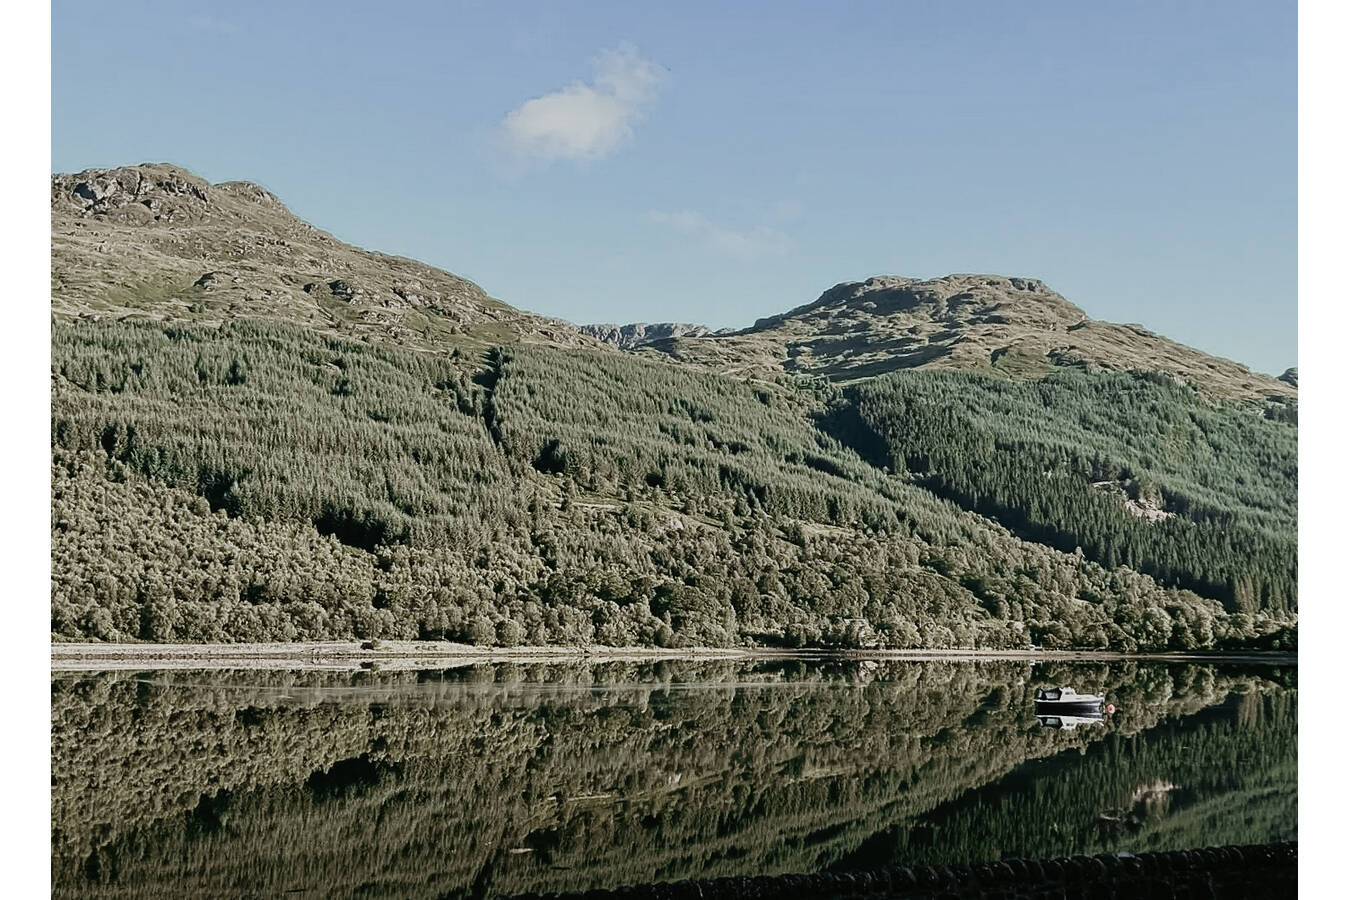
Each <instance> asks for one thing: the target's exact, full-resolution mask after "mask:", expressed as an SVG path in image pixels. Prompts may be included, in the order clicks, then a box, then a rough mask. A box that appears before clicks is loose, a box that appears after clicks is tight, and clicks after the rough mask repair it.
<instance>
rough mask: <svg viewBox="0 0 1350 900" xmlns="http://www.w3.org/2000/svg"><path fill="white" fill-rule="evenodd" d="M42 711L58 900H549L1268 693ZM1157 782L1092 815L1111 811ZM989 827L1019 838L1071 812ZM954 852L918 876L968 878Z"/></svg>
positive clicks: (312, 699) (471, 688) (585, 699)
mask: <svg viewBox="0 0 1350 900" xmlns="http://www.w3.org/2000/svg"><path fill="white" fill-rule="evenodd" d="M1048 683H1066V684H1073V685H1074V686H1075V687H1077V688H1078V689H1079V690H1080V691H1087V690H1092V691H1094V692H1104V693H1107V694H1108V695H1109V696H1110V697H1111V698H1112V699H1113V700H1114V701H1115V702H1116V703H1117V705H1118V706H1120V707H1121V708H1122V712H1121V713H1120V714H1119V715H1117V716H1116V717H1114V718H1113V719H1112V721H1111V722H1110V723H1109V725H1108V726H1107V727H1106V728H1103V729H1097V730H1095V733H1083V732H1082V731H1080V732H1079V733H1072V732H1071V733H1054V732H1050V731H1048V730H1046V729H1040V728H1037V727H1036V726H1035V719H1034V716H1033V713H1032V707H1031V702H1030V701H1031V692H1032V690H1033V689H1034V688H1035V687H1036V686H1039V685H1042V684H1048ZM52 690H53V694H52V718H53V737H52V747H53V761H52V764H53V806H52V824H53V837H52V840H53V845H52V846H53V873H54V879H55V883H56V885H57V893H58V894H62V893H65V894H85V895H88V894H90V893H92V894H94V895H100V891H102V892H103V893H104V894H106V895H108V896H112V895H115V894H116V893H117V892H118V890H119V888H120V889H122V890H126V889H128V888H133V887H134V888H135V889H136V890H138V891H140V892H141V893H142V895H147V894H148V895H151V896H153V895H154V894H153V891H154V890H159V891H160V893H161V895H163V896H182V895H192V894H198V893H200V892H201V890H203V889H204V888H205V887H206V886H211V887H212V888H214V889H217V890H225V889H227V888H231V889H234V890H252V891H262V892H263V893H269V894H270V893H282V892H284V891H286V890H296V889H304V890H309V891H314V892H318V893H321V894H323V895H326V896H344V895H348V894H354V893H357V892H358V891H359V892H360V893H363V894H365V895H377V896H380V895H383V896H401V897H403V896H407V897H414V896H436V895H438V894H442V893H449V894H456V893H460V892H463V891H465V890H468V889H470V888H472V887H473V886H474V884H475V883H478V884H479V886H480V887H483V886H484V885H485V884H486V883H487V882H485V881H484V879H488V880H489V881H490V884H491V887H492V888H493V889H494V890H501V891H518V890H557V889H568V888H585V887H594V886H598V885H615V884H621V883H632V882H645V881H653V880H672V879H678V878H683V877H689V876H691V875H710V876H712V875H723V874H741V873H771V872H786V871H806V870H814V869H819V868H822V867H827V866H830V865H834V864H840V863H842V862H846V861H848V860H850V859H852V858H857V854H858V853H859V851H860V848H863V847H865V846H870V847H871V848H872V849H873V851H877V852H879V851H880V850H882V849H885V846H890V847H892V848H894V847H895V846H896V845H895V842H894V840H891V842H890V844H886V841H887V837H886V836H887V835H893V834H898V833H900V832H901V831H908V830H909V824H913V823H915V822H919V824H920V825H922V826H923V827H927V828H931V827H932V822H920V821H919V820H920V819H921V818H922V817H924V816H925V815H930V814H931V815H939V814H941V813H942V811H943V810H946V809H949V808H953V805H954V804H959V802H960V800H959V798H961V797H962V796H963V795H966V794H967V793H968V792H970V791H972V790H973V789H977V788H980V787H981V786H984V785H989V784H991V783H995V782H998V781H999V779H1001V778H1004V777H1005V776H1007V775H1008V773H1009V772H1010V771H1012V770H1013V769H1014V768H1015V767H1016V766H1017V765H1018V764H1019V763H1021V762H1022V761H1025V760H1027V759H1032V758H1037V757H1047V756H1049V757H1053V759H1051V760H1049V761H1048V762H1049V763H1050V764H1059V763H1060V761H1061V760H1071V761H1076V762H1072V763H1071V764H1072V765H1079V766H1082V765H1088V764H1095V760H1096V758H1097V757H1096V756H1095V755H1094V754H1096V752H1097V746H1100V744H1105V743H1110V744H1112V746H1113V747H1115V748H1116V749H1115V750H1113V751H1112V752H1117V753H1119V754H1122V755H1123V758H1124V757H1129V754H1130V753H1131V752H1133V751H1132V750H1131V748H1136V747H1144V748H1146V749H1148V750H1149V752H1150V753H1151V752H1154V751H1153V750H1152V749H1151V748H1153V746H1154V744H1155V743H1156V744H1157V747H1158V748H1160V750H1167V748H1169V747H1172V746H1173V745H1175V744H1176V740H1175V738H1170V737H1169V738H1161V739H1159V740H1158V741H1153V740H1152V738H1151V737H1150V735H1151V734H1153V732H1146V733H1145V734H1143V735H1139V732H1141V731H1142V730H1143V729H1155V730H1157V728H1158V723H1159V722H1160V721H1161V720H1162V719H1163V718H1164V716H1182V715H1194V714H1196V713H1201V715H1202V717H1203V715H1204V713H1202V711H1204V710H1205V709H1206V708H1207V707H1213V706H1214V705H1215V704H1218V703H1220V702H1221V701H1222V700H1223V699H1224V698H1225V697H1226V696H1228V694H1229V693H1230V692H1232V691H1234V690H1240V691H1243V692H1246V693H1244V695H1243V696H1244V697H1246V696H1255V697H1257V698H1258V702H1262V703H1267V702H1271V703H1273V702H1275V701H1277V700H1279V699H1280V697H1282V696H1285V694H1284V693H1283V692H1281V689H1280V688H1279V687H1278V686H1277V685H1276V684H1275V683H1273V682H1271V681H1269V680H1266V679H1264V678H1262V677H1260V676H1254V675H1247V674H1241V673H1233V672H1225V671H1223V670H1219V669H1214V668H1210V667H1200V666H1158V665H1154V666H1137V665H1134V664H1113V665H1110V666H1108V665H1096V666H1067V665H1054V666H1035V667H1033V666H1030V665H1025V664H1021V663H983V664H974V663H937V664H913V663H908V664H905V663H894V664H883V665H881V666H879V667H869V668H866V669H864V668H859V667H857V666H854V665H847V664H834V665H826V666H821V667H816V666H807V665H803V664H801V663H797V662H791V663H785V664H779V663H775V664H764V665H754V666H747V665H744V664H737V663H702V664H700V663H692V662H689V663H660V664H611V665H605V666H595V667H584V666H579V665H553V666H496V667H491V666H480V667H473V668H471V669H468V670H461V671H456V672H446V673H425V672H423V673H365V674H362V675H358V676H351V675H347V674H333V673H277V672H268V673H212V674H211V675H203V674H201V673H189V672H177V673H156V674H155V675H153V676H151V677H146V678H141V679H138V678H135V677H132V676H128V675H119V674H100V675H95V676H89V677H83V676H80V677H60V678H57V679H56V680H54V681H53V684H52ZM1262 698H1264V699H1262ZM1244 702H1245V701H1244ZM1286 707H1287V708H1288V709H1292V705H1291V702H1289V703H1285V706H1284V707H1278V708H1275V707H1273V708H1272V711H1271V712H1270V714H1267V715H1265V716H1264V718H1262V719H1261V720H1260V721H1261V722H1262V723H1265V724H1264V725H1263V726H1262V727H1260V728H1257V729H1255V730H1252V729H1250V728H1248V729H1246V731H1247V732H1250V734H1251V736H1252V738H1253V740H1257V741H1266V742H1269V743H1270V745H1271V746H1275V745H1276V744H1278V741H1276V740H1274V737H1276V736H1278V733H1279V732H1281V731H1287V732H1288V733H1289V735H1290V739H1291V740H1292V729H1293V726H1292V719H1291V718H1290V717H1289V716H1287V715H1285V714H1284V713H1283V712H1280V710H1281V709H1285V708H1286ZM1235 711H1236V708H1235V709H1234V710H1225V709H1223V708H1220V709H1219V718H1218V719H1217V720H1216V721H1217V722H1218V723H1220V724H1222V723H1223V722H1233V721H1236V717H1235V714H1234V713H1235ZM1243 715H1244V716H1245V715H1246V714H1245V713H1244V714H1243ZM1126 735H1136V736H1135V737H1134V739H1132V740H1124V739H1123V737H1124V736H1126ZM1231 737H1232V735H1226V734H1218V733H1217V732H1216V738H1215V740H1216V741H1220V743H1221V740H1223V739H1229V738H1231ZM1104 738H1105V740H1103V739H1104ZM1096 742H1100V743H1097V745H1096V746H1093V745H1094V743H1096ZM1090 746H1091V747H1092V749H1088V748H1089V747H1090ZM1216 746H1218V745H1216ZM1069 749H1078V750H1087V751H1088V752H1087V754H1086V755H1085V756H1081V757H1080V756H1079V754H1078V753H1072V754H1069V756H1067V757H1066V756H1064V755H1063V751H1065V750H1069ZM1178 752H1180V751H1178ZM1186 752H1189V751H1186ZM1130 758H1131V759H1133V758H1132V757H1130ZM1145 763H1148V764H1147V765H1146V764H1145ZM1131 765H1134V763H1131ZM1150 765H1152V761H1151V758H1150V759H1148V760H1144V761H1143V762H1139V763H1138V765H1134V769H1138V771H1137V772H1136V771H1134V770H1133V769H1132V770H1131V773H1130V775H1129V778H1126V777H1125V776H1124V775H1122V779H1123V780H1119V783H1118V784H1117V782H1111V785H1110V788H1109V790H1107V789H1105V788H1104V789H1103V790H1106V793H1104V794H1103V795H1102V797H1103V798H1107V797H1108V795H1109V796H1110V797H1119V798H1123V799H1116V800H1112V802H1113V803H1116V804H1117V805H1120V804H1123V803H1124V802H1125V801H1127V800H1128V799H1129V798H1130V797H1131V796H1132V794H1131V792H1132V791H1135V790H1137V789H1138V788H1139V787H1140V785H1141V784H1143V783H1144V781H1143V779H1142V778H1141V777H1140V776H1141V775H1145V774H1146V775H1148V776H1149V777H1152V776H1154V775H1156V774H1157V772H1155V771H1153V769H1151V768H1149V766H1150ZM1141 767H1142V768H1141ZM1155 768H1156V766H1155ZM1145 770H1147V771H1146V772H1145ZM1158 771H1163V770H1162V769H1159V770H1158ZM1130 778H1133V781H1130V780H1129V779H1130ZM90 786H92V790H91V789H90ZM1053 786H1054V785H1053V784H1050V785H1047V786H1043V787H1044V788H1046V789H1052V788H1053ZM1117 789H1118V790H1120V791H1123V794H1110V791H1112V790H1117ZM1038 796H1039V795H1038ZM1094 802H1098V801H1096V800H1094ZM1169 802H1172V803H1175V802H1176V801H1175V798H1173V799H1172V800H1169ZM1108 805H1109V804H1107V803H1106V799H1101V800H1100V804H1099V805H1097V806H1095V807H1094V809H1093V811H1092V820H1093V821H1095V818H1096V814H1097V812H1098V811H1101V810H1104V809H1106V808H1107V806H1108ZM1145 808H1146V809H1148V808H1149V807H1148V805H1147V803H1145ZM1007 814H1008V815H1009V816H1010V817H1011V818H1010V819H1009V821H1013V819H1015V818H1020V826H1019V827H1021V828H1023V829H1026V830H1029V831H1033V832H1034V831H1035V830H1036V829H1037V828H1043V827H1044V826H1046V825H1047V824H1048V823H1049V822H1050V821H1052V820H1053V821H1058V820H1059V818H1061V817H1062V815H1063V810H1062V809H1061V810H1058V811H1056V810H1047V809H1046V808H1045V807H1044V805H1043V804H1041V805H1038V804H1037V803H1022V805H1021V806H1016V805H1014V806H1013V807H1010V808H1009V809H1008V810H1007ZM1168 818H1169V816H1162V818H1161V821H1167V820H1168ZM933 821H936V820H933ZM1066 821H1068V820H1067V819H1066ZM897 826H898V827H897ZM1197 827H1199V826H1197ZM943 843H944V844H946V843H947V842H945V841H944V842H943ZM950 846H951V847H952V850H951V853H950V855H948V856H946V857H942V854H941V850H940V849H933V850H930V851H928V855H929V857H932V858H939V857H941V858H942V859H943V860H944V861H948V860H950V861H956V860H960V859H974V858H981V857H979V856H978V854H976V855H970V856H962V855H961V854H962V852H967V851H964V850H963V846H964V845H961V844H959V843H956V844H951V845H950ZM984 846H985V845H982V844H979V843H978V841H975V842H972V843H970V844H969V851H968V852H970V853H975V851H977V850H979V851H981V852H983V848H984ZM935 854H936V856H935ZM152 886H153V887H152ZM363 886H364V887H363Z"/></svg>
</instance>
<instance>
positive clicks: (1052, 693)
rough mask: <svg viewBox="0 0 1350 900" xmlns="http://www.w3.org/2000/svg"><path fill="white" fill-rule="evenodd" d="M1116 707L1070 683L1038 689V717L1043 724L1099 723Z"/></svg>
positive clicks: (1065, 728) (1071, 727)
mask: <svg viewBox="0 0 1350 900" xmlns="http://www.w3.org/2000/svg"><path fill="white" fill-rule="evenodd" d="M1115 711H1116V708H1115V707H1114V706H1112V705H1111V704H1109V703H1107V702H1106V699H1105V698H1103V697H1098V696H1097V695H1096V694H1080V693H1078V692H1077V691H1075V690H1074V689H1073V688H1071V687H1057V688H1040V689H1038V690H1037V691H1036V721H1037V722H1038V723H1039V724H1040V726H1041V727H1042V728H1059V729H1064V730H1070V729H1074V728H1077V727H1078V726H1079V725H1095V724H1098V723H1100V722H1101V721H1102V720H1103V718H1104V717H1105V716H1106V715H1107V714H1108V713H1113V712H1115Z"/></svg>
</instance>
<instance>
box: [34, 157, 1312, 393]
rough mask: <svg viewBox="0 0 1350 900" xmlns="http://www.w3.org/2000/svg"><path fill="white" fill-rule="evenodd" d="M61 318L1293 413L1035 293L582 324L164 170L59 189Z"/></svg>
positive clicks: (920, 294) (853, 292) (1021, 282)
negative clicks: (1067, 380) (1099, 391)
mask: <svg viewBox="0 0 1350 900" xmlns="http://www.w3.org/2000/svg"><path fill="white" fill-rule="evenodd" d="M51 207H52V311H53V314H54V315H57V316H65V317H80V316H89V317H103V316H111V317H114V318H119V319H123V318H131V319H152V320H154V319H159V320H164V321H179V322H202V323H208V324H210V323H220V322H224V321H227V320H230V319H235V318H250V317H254V318H269V319H283V320H287V321H293V322H296V323H298V324H302V325H304V326H306V327H310V328H316V329H319V330H322V331H326V332H330V333H334V334H341V335H347V336H353V337H358V338H360V339H363V340H376V341H382V342H388V343H393V344H397V345H401V346H410V347H414V348H420V349H426V350H455V349H460V350H465V351H478V352H481V351H483V350H486V349H487V348H489V347H491V346H496V345H498V344H503V343H507V344H509V343H513V342H515V341H522V342H525V343H542V344H546V345H550V346H556V347H562V348H568V349H592V350H600V351H605V352H614V351H615V350H616V349H617V350H621V351H627V352H637V353H641V354H645V355H650V356H658V357H661V358H665V359H668V360H673V361H675V362H677V363H682V364H692V365H695V366H698V367H700V368H703V369H707V370H710V371H713V372H716V373H719V374H725V375H731V376H736V377H750V378H756V379H761V380H773V379H775V378H778V377H781V376H784V375H786V376H796V375H819V376H823V377H825V378H827V379H829V380H831V381H838V382H844V383H848V382H853V381H857V380H859V379H864V378H868V377H872V376H875V375H879V374H885V373H887V372H890V371H896V370H901V369H909V368H939V369H960V370H965V371H973V372H979V373H984V374H991V375H997V376H1000V377H1007V378H1013V379H1017V380H1026V379H1033V380H1034V379H1037V378H1040V377H1043V376H1045V375H1047V374H1049V373H1050V372H1052V371H1054V370H1055V369H1057V368H1065V367H1077V368H1087V369H1090V370H1106V371H1135V370H1137V371H1160V372H1164V373H1166V374H1169V375H1171V376H1173V377H1174V378H1177V379H1180V380H1182V381H1183V382H1185V383H1187V384H1189V385H1191V386H1192V387H1194V388H1195V389H1197V390H1198V391H1200V392H1201V393H1203V394H1205V395H1206V396H1208V397H1210V398H1211V399H1216V400H1229V401H1238V402H1241V403H1244V404H1248V405H1254V406H1269V405H1290V404H1293V403H1295V402H1296V398H1297V373H1296V372H1295V373H1293V374H1292V375H1290V373H1285V375H1284V376H1281V377H1280V378H1278V379H1277V378H1273V377H1270V376H1266V375H1261V374H1259V373H1254V372H1252V371H1250V370H1249V369H1248V368H1247V367H1246V366H1243V365H1241V364H1239V363H1236V362H1233V361H1230V360H1226V359H1221V358H1219V357H1215V356H1211V355H1209V354H1206V353H1203V352H1202V351H1199V350H1196V349H1194V348H1190V347H1186V346H1184V345H1182V344H1179V343H1177V342H1175V341H1171V340H1169V339H1167V338H1166V337H1163V336H1161V335H1159V334H1157V333H1155V332H1153V331H1151V330H1149V329H1147V328H1145V327H1143V326H1139V325H1116V324H1112V323H1108V322H1101V321H1098V320H1095V319H1092V318H1091V317H1089V316H1088V315H1087V314H1086V313H1085V312H1084V311H1083V310H1082V309H1081V308H1079V307H1078V306H1076V305H1074V304H1073V303H1071V302H1069V301H1068V300H1066V299H1065V298H1064V297H1063V296H1061V295H1060V294H1058V293H1056V292H1055V291H1053V290H1051V289H1050V288H1048V287H1047V286H1046V285H1045V284H1044V282H1042V281H1040V280H1039V279H1035V278H1025V277H1009V276H1002V275H971V274H953V275H946V276H942V277H940V278H930V279H919V278H909V277H902V276H894V275H876V276H872V277H870V278H867V279H865V280H862V281H845V282H840V283H839V284H836V285H834V286H833V287H831V288H829V289H827V290H825V291H824V292H823V293H821V294H820V296H819V297H817V298H816V299H815V300H813V301H810V302H808V303H804V304H801V305H798V306H796V307H793V308H791V309H788V310H787V311H785V312H782V313H777V314H775V315H772V316H767V317H763V318H761V319H759V320H757V321H756V322H755V323H754V324H753V325H751V326H749V327H747V328H743V329H739V330H731V329H718V330H716V331H714V330H713V329H711V328H709V327H708V326H704V325H698V324H691V323H676V322H666V323H656V324H650V325H649V324H646V323H633V324H628V325H608V324H597V325H580V326H578V325H573V324H572V323H570V322H566V321H563V320H561V319H556V318H548V317H544V316H539V315H535V314H533V313H530V312H527V311H524V310H520V309H517V308H515V307H512V306H510V305H508V304H505V303H502V302H501V301H499V300H496V299H494V298H492V297H491V296H489V295H488V294H487V292H486V291H484V290H483V289H482V288H481V287H479V286H478V285H477V284H474V283H473V282H471V281H468V280H467V279H464V278H460V277H459V276H456V275H454V274H452V273H450V272H446V271H444V270H441V269H438V268H436V267H434V266H430V265H427V264H424V263H421V262H418V261H416V260H412V259H408V258H405V257H399V256H391V255H388V254H384V253H379V252H375V251H368V250H362V249H360V248H357V247H354V246H352V245H350V244H346V243H344V242H342V241H340V240H338V239H337V238H335V237H333V236H332V235H331V234H329V233H328V232H325V231H322V230H321V229H319V228H317V227H315V226H313V225H311V224H310V223H308V222H305V221H303V220H301V219H299V218H298V217H296V216H294V215H293V214H292V213H291V212H290V211H289V210H288V209H287V208H286V206H285V205H284V204H283V203H282V201H281V200H280V199H279V198H277V197H276V195H275V194H273V193H272V192H271V191H268V190H267V189H266V188H263V187H261V186H259V185H257V184H254V183H252V182H246V181H228V182H222V183H219V184H214V185H213V184H210V183H208V182H207V181H206V180H205V179H202V178H200V177H199V176H197V175H194V174H193V173H191V172H189V171H188V170H186V169H183V168H181V167H178V166H174V165H172V164H169V163H153V164H143V165H139V166H126V167H121V168H114V169H87V170H85V171H83V172H79V173H76V174H57V175H53V176H52V197H51Z"/></svg>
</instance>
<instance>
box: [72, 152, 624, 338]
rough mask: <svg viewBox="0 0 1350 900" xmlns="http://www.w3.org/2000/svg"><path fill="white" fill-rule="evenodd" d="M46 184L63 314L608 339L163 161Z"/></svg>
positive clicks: (425, 334) (396, 333) (261, 195)
mask: <svg viewBox="0 0 1350 900" xmlns="http://www.w3.org/2000/svg"><path fill="white" fill-rule="evenodd" d="M51 190H52V197H51V202H52V311H53V312H54V313H55V314H56V315H58V316H63V317H77V316H91V317H102V318H117V319H124V318H128V317H131V318H134V319H150V320H169V321H192V322H201V323H204V324H216V323H220V322H223V321H226V320H229V319H238V318H268V319H281V320H285V321H289V322H294V323H296V324H300V325H304V326H307V327H309V328H315V329H319V330H322V331H329V332H337V333H341V334H344V335H346V336H348V337H357V338H368V339H375V340H380V341H384V342H390V343H396V344H402V345H406V346H412V347H421V348H441V349H448V348H450V347H457V346H463V347H471V346H475V345H478V346H486V345H489V344H496V343H501V342H512V341H515V340H524V341H537V342H543V343H549V344H554V345H558V346H564V347H579V346H599V345H600V344H599V342H597V341H594V340H592V339H591V338H589V337H587V336H585V335H583V334H582V333H581V332H580V331H578V330H577V329H576V327H575V326H573V325H570V324H568V323H566V322H561V321H558V320H555V319H547V318H544V317H542V316H536V315H531V314H529V313H525V312H521V311H520V310H517V309H514V308H512V307H510V306H508V305H506V304H505V303H502V302H500V301H498V300H494V299H492V298H491V297H489V296H488V295H487V294H486V293H485V292H484V291H483V289H482V288H480V287H479V286H478V285H476V284H474V283H472V282H470V281H466V280H464V279H463V278H459V277H458V276H455V275H452V274H450V273H449V272H444V271H442V270H440V269H437V268H434V267H432V266H428V265H425V264H424V263H420V262H417V261H415V260H411V259H404V258H402V257H397V256H387V255H385V254H383V253H374V252H371V251H367V250H361V249H359V248H357V247H353V246H351V245H350V244H345V243H343V242H342V241H339V240H337V239H336V238H334V237H333V236H332V235H330V234H328V233H326V232H323V231H320V230H319V229H317V228H315V227H314V226H312V225H310V224H308V223H307V222H303V221H301V220H300V219H298V218H296V217H295V216H294V215H292V214H291V212H290V211H289V210H287V209H286V207H285V206H283V205H282V203H281V201H280V200H278V199H277V198H276V197H275V196H273V195H272V194H271V193H270V192H268V191H267V190H266V189H264V188H262V187H259V186H258V185H256V184H250V183H248V182H242V181H232V182H226V183H224V184H214V185H213V184H208V183H207V182H206V181H204V180H203V179H201V178H199V177H197V176H196V175H193V174H192V173H190V172H187V171H184V170H183V169H180V168H177V167H175V166H171V165H167V164H155V165H141V166H128V167H124V168H119V169H90V170H87V171H84V172H80V173H79V174H76V175H54V176H52V186H51Z"/></svg>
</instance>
